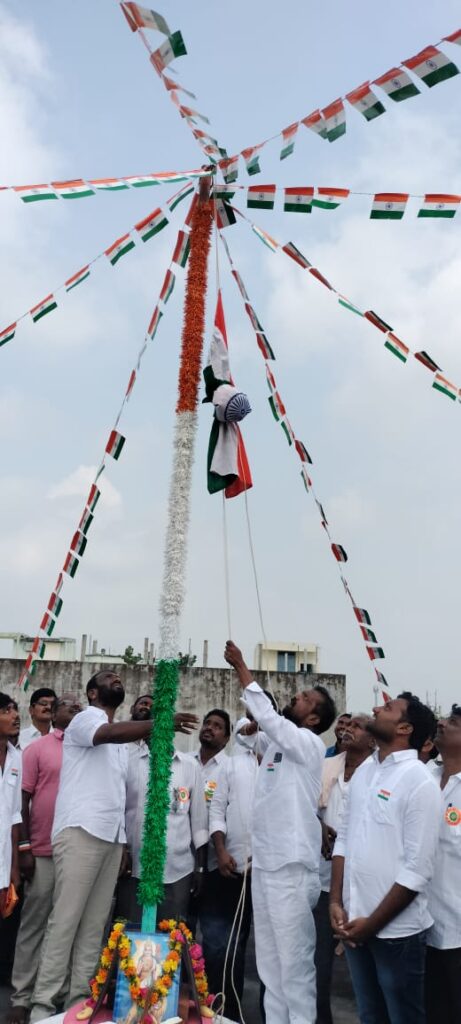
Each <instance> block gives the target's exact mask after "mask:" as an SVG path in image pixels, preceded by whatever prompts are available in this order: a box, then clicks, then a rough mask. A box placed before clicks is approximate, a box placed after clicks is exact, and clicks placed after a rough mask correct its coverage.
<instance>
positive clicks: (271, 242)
mask: <svg viewBox="0 0 461 1024" xmlns="http://www.w3.org/2000/svg"><path fill="white" fill-rule="evenodd" d="M251 227H252V230H253V231H254V233H255V235H256V236H257V238H259V240H260V241H261V242H263V244H264V245H267V248H268V249H270V250H271V252H275V250H276V249H277V247H278V242H276V241H275V238H272V236H271V235H268V234H267V231H263V229H262V228H258V227H257V226H256V224H252V225H251Z"/></svg>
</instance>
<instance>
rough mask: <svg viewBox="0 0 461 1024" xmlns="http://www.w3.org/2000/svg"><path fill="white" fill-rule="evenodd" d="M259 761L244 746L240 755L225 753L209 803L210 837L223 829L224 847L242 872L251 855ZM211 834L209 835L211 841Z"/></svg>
mask: <svg viewBox="0 0 461 1024" xmlns="http://www.w3.org/2000/svg"><path fill="white" fill-rule="evenodd" d="M257 772H258V762H257V759H256V757H255V755H254V754H252V753H251V751H250V750H245V749H244V748H243V747H242V749H241V750H240V755H239V757H227V758H226V760H225V761H223V763H222V765H221V770H220V773H219V779H218V785H217V786H216V789H215V793H214V797H213V799H212V801H211V804H210V837H212V836H213V832H223V834H224V835H225V837H226V850H227V851H228V853H230V855H231V857H233V858H234V860H235V862H236V864H237V871H240V872H243V871H244V870H245V865H246V863H247V861H248V860H249V859H250V857H251V829H252V824H253V823H252V810H253V796H254V788H255V783H256V775H257ZM211 843H212V838H210V845H211Z"/></svg>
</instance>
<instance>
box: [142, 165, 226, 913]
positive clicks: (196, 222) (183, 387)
mask: <svg viewBox="0 0 461 1024" xmlns="http://www.w3.org/2000/svg"><path fill="white" fill-rule="evenodd" d="M210 184H211V183H210ZM203 191H204V190H202V196H201V201H200V202H198V203H197V204H196V205H195V208H194V213H193V216H192V221H191V232H190V256H189V264H188V272H187V281H186V295H185V300H184V323H183V330H182V340H181V362H180V368H179V381H178V400H177V404H176V424H175V432H174V442H173V466H172V472H171V482H170V493H169V502H168V523H167V532H166V541H165V556H164V568H163V584H162V593H161V598H160V651H159V653H160V661H159V663H158V666H157V671H156V678H155V689H154V704H153V716H154V726H153V730H152V740H151V758H150V771H149V788H148V796H147V803H146V812H145V824H144V838H143V847H142V851H141V865H142V877H141V883H140V899H141V902H142V904H143V906H144V913H143V922H142V927H143V931H152V930H153V929H154V928H155V913H154V912H153V910H152V908H154V907H155V906H156V904H158V902H159V901H160V900H161V898H162V895H163V871H164V866H165V858H166V832H167V820H168V811H169V784H170V775H171V762H172V757H173V750H174V748H173V733H174V722H173V716H174V710H175V704H176V695H177V689H178V678H179V665H178V660H177V659H178V651H179V623H180V616H181V611H182V606H183V601H184V590H185V585H184V582H185V568H186V559H187V534H188V526H189V514H190V491H191V482H192V466H193V462H194V448H195V437H196V432H197V405H198V400H199V387H200V375H201V362H202V350H203V340H204V332H205V300H206V290H207V275H208V256H209V252H210V245H211V231H212V226H213V206H212V202H211V200H210V199H209V198H207V197H206V196H205V198H204V197H203Z"/></svg>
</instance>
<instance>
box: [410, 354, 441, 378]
mask: <svg viewBox="0 0 461 1024" xmlns="http://www.w3.org/2000/svg"><path fill="white" fill-rule="evenodd" d="M414 355H415V359H417V360H418V362H419V363H422V364H423V366H426V367H427V369H428V370H431V372H432V373H435V372H436V370H440V366H437V363H436V362H434V360H433V359H431V356H430V355H429V354H428V353H427V352H424V351H423V352H415V353H414Z"/></svg>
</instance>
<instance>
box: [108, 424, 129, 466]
mask: <svg viewBox="0 0 461 1024" xmlns="http://www.w3.org/2000/svg"><path fill="white" fill-rule="evenodd" d="M124 444H125V438H124V437H123V434H119V432H118V430H111V432H110V435H109V440H108V442H107V444H106V452H107V454H108V455H111V456H112V458H113V459H116V460H117V459H118V457H119V455H120V453H121V451H122V448H123V445H124Z"/></svg>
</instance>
